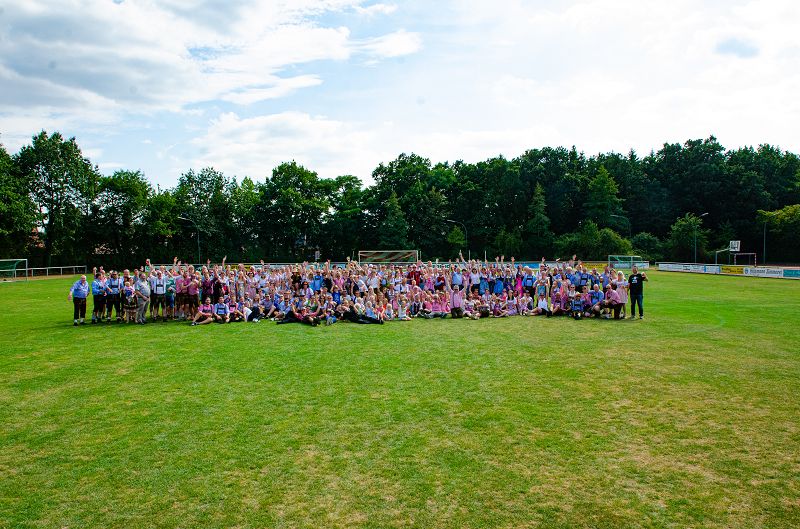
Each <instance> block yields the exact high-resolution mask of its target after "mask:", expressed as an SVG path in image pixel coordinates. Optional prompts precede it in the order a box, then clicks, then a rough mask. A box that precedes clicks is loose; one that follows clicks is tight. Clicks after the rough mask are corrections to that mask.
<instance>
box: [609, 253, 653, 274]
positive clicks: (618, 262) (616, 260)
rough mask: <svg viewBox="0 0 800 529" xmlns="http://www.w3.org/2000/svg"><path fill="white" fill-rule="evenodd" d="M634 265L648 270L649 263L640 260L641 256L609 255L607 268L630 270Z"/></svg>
mask: <svg viewBox="0 0 800 529" xmlns="http://www.w3.org/2000/svg"><path fill="white" fill-rule="evenodd" d="M633 265H636V266H637V267H639V268H648V267H649V265H650V263H648V262H647V261H645V260H644V259H642V256H641V255H609V256H608V266H610V267H611V268H614V269H615V270H619V269H622V270H630V269H631V268H633Z"/></svg>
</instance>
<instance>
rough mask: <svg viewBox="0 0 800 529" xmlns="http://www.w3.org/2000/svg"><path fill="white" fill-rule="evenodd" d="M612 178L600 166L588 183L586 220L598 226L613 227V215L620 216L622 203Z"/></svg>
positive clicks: (614, 223)
mask: <svg viewBox="0 0 800 529" xmlns="http://www.w3.org/2000/svg"><path fill="white" fill-rule="evenodd" d="M618 193H619V190H618V188H617V183H616V182H615V181H614V178H613V177H612V176H611V175H610V174H608V171H607V170H606V168H605V166H603V165H601V166H600V167H599V168H598V170H597V174H596V175H595V176H594V178H592V179H591V180H590V181H589V187H588V190H587V194H586V200H585V201H584V203H585V209H586V218H587V219H588V220H591V221H592V222H595V223H596V224H597V225H599V226H615V225H616V224H617V222H615V221H614V219H615V217H614V216H615V215H617V216H621V214H622V201H621V200H620V199H619V197H618V196H617V194H618Z"/></svg>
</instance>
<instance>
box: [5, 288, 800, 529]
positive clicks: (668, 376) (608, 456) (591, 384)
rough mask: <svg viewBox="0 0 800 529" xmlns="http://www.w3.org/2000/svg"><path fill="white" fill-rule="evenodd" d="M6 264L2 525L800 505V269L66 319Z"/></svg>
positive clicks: (624, 520)
mask: <svg viewBox="0 0 800 529" xmlns="http://www.w3.org/2000/svg"><path fill="white" fill-rule="evenodd" d="M70 283H71V282H70V281H67V280H49V281H35V282H30V283H28V284H25V283H16V284H3V285H0V297H2V300H3V306H4V311H5V312H4V314H3V315H2V316H1V317H0V527H31V528H33V527H37V528H38V527H42V528H45V527H46V528H51V527H52V528H62V527H70V528H112V527H120V528H123V527H124V528H139V527H165V528H166V527H203V528H214V527H241V528H257V527H315V528H318V527H374V528H383V527H419V528H438V527H453V528H462V527H509V528H510V527H515V528H516V527H564V528H567V527H598V528H599V527H608V528H617V527H676V528H683V527H718V528H731V527H742V528H759V527H775V528H786V527H800V399H798V395H800V325H798V315H797V309H798V307H799V306H800V302H798V300H799V299H800V282H788V281H781V280H769V279H752V278H735V277H719V276H696V275H689V274H666V273H661V274H658V273H652V274H651V280H650V282H649V283H648V284H647V285H646V287H645V308H646V310H647V313H646V316H645V319H644V320H643V321H638V320H636V321H625V322H614V321H581V322H575V321H572V320H569V319H565V318H553V319H544V318H536V319H533V318H519V317H517V318H511V319H506V320H486V321H478V322H472V321H463V320H460V321H450V320H447V321H414V322H408V323H400V322H396V323H390V324H387V325H384V326H383V327H377V326H357V325H352V324H337V325H335V326H333V327H330V328H324V327H320V328H315V329H314V328H309V327H305V326H299V325H284V326H276V325H274V324H271V323H268V322H262V323H260V324H258V325H252V324H248V325H243V324H232V325H228V326H221V325H212V326H206V327H189V326H188V325H185V324H180V325H179V324H177V323H167V324H160V323H159V324H150V325H148V326H144V327H142V326H116V325H114V324H112V325H110V326H105V325H104V326H90V325H86V326H84V327H82V328H74V327H72V320H71V303H69V302H67V300H66V293H67V289H68V285H69V284H70Z"/></svg>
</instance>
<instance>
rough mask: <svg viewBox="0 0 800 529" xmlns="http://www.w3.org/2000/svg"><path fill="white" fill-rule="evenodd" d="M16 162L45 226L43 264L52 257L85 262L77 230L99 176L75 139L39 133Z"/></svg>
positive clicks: (87, 249)
mask: <svg viewBox="0 0 800 529" xmlns="http://www.w3.org/2000/svg"><path fill="white" fill-rule="evenodd" d="M15 162H16V164H17V166H18V167H19V170H20V171H21V174H22V175H23V176H24V177H25V178H26V180H27V183H28V186H29V189H30V192H31V197H32V199H33V201H34V203H35V204H36V206H37V208H38V209H39V213H40V215H41V218H42V219H43V227H44V243H45V261H46V262H47V264H48V266H50V264H52V258H53V256H59V257H60V258H61V259H62V260H63V259H75V258H82V259H85V258H86V257H87V256H88V255H90V254H92V253H93V248H90V247H89V246H90V245H91V242H90V241H86V242H85V241H82V240H81V239H80V235H79V233H78V232H79V230H80V229H81V227H82V226H81V224H82V221H83V219H84V217H85V216H86V215H88V213H89V205H90V204H91V203H92V202H93V200H94V198H95V196H96V195H97V190H98V180H99V173H98V171H97V168H96V167H94V166H92V164H91V162H90V161H89V159H88V158H85V157H84V156H83V154H82V152H81V149H80V147H78V143H77V142H76V141H75V138H70V139H68V140H64V138H63V137H62V136H61V134H60V133H58V132H55V133H53V134H52V135H49V134H48V133H47V132H45V131H42V132H40V133H39V134H37V135H36V136H34V137H33V141H32V143H31V145H26V146H24V147H23V148H22V149H20V151H19V153H17V155H16V157H15Z"/></svg>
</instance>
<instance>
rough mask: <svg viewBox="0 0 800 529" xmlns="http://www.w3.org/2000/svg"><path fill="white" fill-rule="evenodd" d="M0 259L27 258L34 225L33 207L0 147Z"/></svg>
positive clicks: (16, 173)
mask: <svg viewBox="0 0 800 529" xmlns="http://www.w3.org/2000/svg"><path fill="white" fill-rule="evenodd" d="M0 196H2V197H3V199H2V200H0V257H3V258H15V257H21V256H23V257H24V256H26V255H28V248H27V246H28V241H29V240H30V236H31V231H32V230H33V228H34V226H35V225H36V206H35V205H34V203H33V201H32V200H31V198H30V194H29V193H28V186H27V182H26V180H25V178H24V177H23V176H22V175H21V174H20V172H19V171H18V170H17V168H16V166H15V165H14V161H13V160H12V159H11V156H9V154H8V152H6V149H5V147H4V146H3V144H0Z"/></svg>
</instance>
